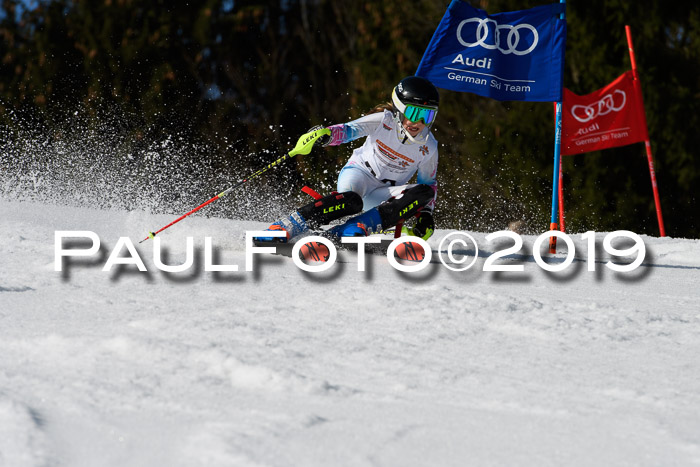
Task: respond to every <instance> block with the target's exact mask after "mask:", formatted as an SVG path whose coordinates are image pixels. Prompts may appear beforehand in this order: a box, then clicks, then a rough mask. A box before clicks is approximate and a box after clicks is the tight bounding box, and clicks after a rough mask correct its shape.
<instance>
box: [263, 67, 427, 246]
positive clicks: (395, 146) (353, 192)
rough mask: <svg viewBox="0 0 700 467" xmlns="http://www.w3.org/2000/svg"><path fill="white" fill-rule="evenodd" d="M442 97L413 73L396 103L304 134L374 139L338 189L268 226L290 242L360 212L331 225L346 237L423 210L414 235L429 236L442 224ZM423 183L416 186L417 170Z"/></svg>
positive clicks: (334, 141) (332, 142)
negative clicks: (438, 211)
mask: <svg viewBox="0 0 700 467" xmlns="http://www.w3.org/2000/svg"><path fill="white" fill-rule="evenodd" d="M439 100H440V96H439V94H438V91H437V89H436V88H435V86H433V84H432V83H431V82H430V81H428V80H427V79H425V78H421V77H418V76H409V77H407V78H404V79H402V80H401V81H400V82H399V84H398V85H396V87H395V88H394V89H393V92H392V94H391V104H392V105H384V106H378V108H377V109H378V110H379V111H378V112H376V113H371V114H369V115H366V116H364V117H361V118H359V119H357V120H353V121H351V122H349V123H344V124H339V125H332V126H330V127H328V128H323V127H315V128H313V129H312V130H310V131H309V132H308V133H306V134H304V135H302V137H301V138H300V140H299V141H300V142H301V141H302V140H304V141H306V140H311V139H313V138H316V139H315V143H313V144H321V145H323V146H337V145H340V144H345V143H349V142H350V141H354V140H356V139H358V138H361V137H366V139H365V142H364V144H363V145H362V146H360V147H359V148H357V149H355V150H354V151H353V153H352V156H351V157H350V159H349V160H348V162H347V164H346V165H345V167H343V169H342V170H341V171H340V175H339V176H338V191H337V192H333V193H332V194H330V195H328V196H325V197H323V198H320V199H318V200H316V201H313V202H311V203H309V204H307V205H305V206H303V207H301V208H299V209H298V210H297V211H296V212H294V213H293V214H291V215H290V216H289V217H288V218H286V219H282V220H280V221H278V222H275V223H274V224H272V225H271V226H270V227H269V228H268V230H283V231H286V233H287V236H286V238H284V237H282V238H279V237H258V238H257V240H258V241H282V242H286V241H289V240H290V239H292V238H294V237H296V236H298V235H300V234H302V233H304V232H306V231H307V230H309V229H318V228H319V227H320V226H322V225H327V224H329V223H331V222H333V221H335V220H337V219H341V218H343V217H346V216H350V215H354V214H357V213H359V212H362V211H364V212H362V213H361V214H360V215H358V216H355V217H352V218H350V219H349V220H347V222H345V223H343V224H341V225H338V226H336V227H333V228H332V229H330V231H329V232H330V233H331V234H332V235H335V236H338V237H352V236H366V235H369V234H370V233H372V232H377V231H380V230H382V229H387V228H389V227H393V226H395V225H396V224H398V223H399V222H400V221H402V220H404V219H409V218H411V217H413V216H416V215H417V220H416V223H415V225H414V226H413V228H411V229H409V234H410V235H415V236H418V237H422V238H423V239H426V240H427V239H428V238H429V237H430V236H431V235H432V233H433V230H434V229H435V225H434V221H433V215H432V212H433V208H434V206H435V199H436V196H437V181H436V173H437V163H438V145H437V140H436V139H435V137H434V136H433V134H432V133H431V131H430V128H431V127H432V125H433V123H434V122H435V117H436V116H437V111H438V104H439ZM416 173H418V175H417V180H416V181H417V183H416V184H408V182H409V180H410V179H411V178H412V177H413V175H414V174H416Z"/></svg>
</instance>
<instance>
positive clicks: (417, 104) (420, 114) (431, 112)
mask: <svg viewBox="0 0 700 467" xmlns="http://www.w3.org/2000/svg"><path fill="white" fill-rule="evenodd" d="M391 103H392V104H393V105H394V108H395V109H396V112H395V113H394V120H395V121H396V131H397V132H398V136H399V140H401V142H402V143H406V141H408V140H410V141H411V142H412V143H424V142H425V141H426V138H427V137H428V134H429V133H430V127H432V126H433V123H435V117H436V116H437V111H438V105H439V103H440V94H439V93H438V90H437V88H436V87H435V86H433V83H431V82H430V81H428V80H427V79H425V78H422V77H420V76H408V77H406V78H404V79H402V80H401V81H399V84H397V85H396V87H395V88H394V90H393V91H392V93H391ZM404 118H408V119H409V120H410V121H412V122H417V121H419V120H423V123H424V124H425V129H423V131H422V132H421V134H419V135H417V136H415V137H414V136H411V135H410V134H409V133H408V132H407V131H406V130H405V129H404V127H403V121H404Z"/></svg>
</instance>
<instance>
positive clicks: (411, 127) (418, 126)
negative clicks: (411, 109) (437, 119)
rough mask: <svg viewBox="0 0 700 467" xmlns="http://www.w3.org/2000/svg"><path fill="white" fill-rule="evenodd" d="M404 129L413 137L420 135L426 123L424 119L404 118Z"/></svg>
mask: <svg viewBox="0 0 700 467" xmlns="http://www.w3.org/2000/svg"><path fill="white" fill-rule="evenodd" d="M402 125H403V129H404V130H406V132H407V133H408V134H409V135H411V136H412V137H413V138H415V137H416V136H418V135H419V134H420V132H421V131H423V129H424V128H425V123H423V121H417V122H412V121H410V120H409V119H407V118H404V119H403V123H402Z"/></svg>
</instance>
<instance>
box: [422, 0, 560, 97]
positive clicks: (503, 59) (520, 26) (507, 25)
mask: <svg viewBox="0 0 700 467" xmlns="http://www.w3.org/2000/svg"><path fill="white" fill-rule="evenodd" d="M564 8H565V4H564V3H555V4H551V5H543V6H538V7H535V8H531V9H529V10H521V11H512V12H507V13H498V14H494V15H489V14H487V13H486V12H485V11H484V10H479V9H477V8H474V7H472V6H471V5H469V4H468V3H466V2H465V1H463V0H452V3H450V6H449V7H448V8H447V11H446V12H445V16H444V17H443V18H442V21H440V24H439V25H438V27H437V29H436V30H435V33H434V34H433V38H432V39H431V40H430V44H429V45H428V48H427V49H426V51H425V53H424V54H423V59H422V60H421V62H420V65H418V70H417V71H416V75H418V76H422V77H424V78H427V79H429V80H430V81H432V83H433V84H434V85H435V86H437V87H439V88H443V89H449V90H452V91H461V92H471V93H474V94H478V95H480V96H484V97H491V98H493V99H497V100H499V101H536V102H557V101H561V100H562V89H563V86H562V72H563V67H564V48H565V42H566V20H564V19H560V15H561V14H562V13H563V12H564Z"/></svg>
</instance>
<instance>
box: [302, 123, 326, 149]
mask: <svg viewBox="0 0 700 467" xmlns="http://www.w3.org/2000/svg"><path fill="white" fill-rule="evenodd" d="M323 129H327V128H326V127H324V126H322V125H316V126H315V127H313V128H311V129H309V131H308V132H307V134H308V133H312V132H314V131H316V130H323ZM330 142H331V134H330V133H328V134H325V135H321V136H320V137H319V138H318V139H317V140H316V143H315V144H318V145H321V146H328V144H329V143H330Z"/></svg>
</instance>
